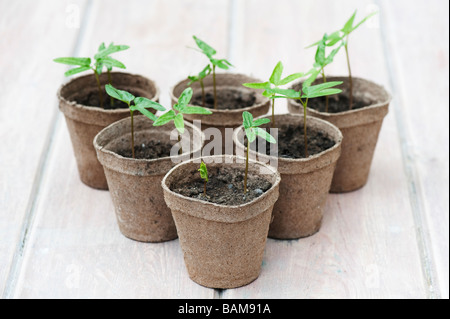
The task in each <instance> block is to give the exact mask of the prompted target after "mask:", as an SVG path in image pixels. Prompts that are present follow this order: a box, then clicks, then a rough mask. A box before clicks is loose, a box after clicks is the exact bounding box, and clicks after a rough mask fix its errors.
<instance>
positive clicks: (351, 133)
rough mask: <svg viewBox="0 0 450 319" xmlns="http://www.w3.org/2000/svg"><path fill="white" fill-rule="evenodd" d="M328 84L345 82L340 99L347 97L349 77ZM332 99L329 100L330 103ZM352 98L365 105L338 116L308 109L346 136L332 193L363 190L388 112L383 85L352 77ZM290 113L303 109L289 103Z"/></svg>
mask: <svg viewBox="0 0 450 319" xmlns="http://www.w3.org/2000/svg"><path fill="white" fill-rule="evenodd" d="M327 81H343V82H344V83H343V84H341V85H340V86H338V88H340V89H342V93H340V94H339V95H338V97H339V98H341V97H345V98H347V97H348V77H327ZM332 99H333V97H330V101H331V100H332ZM353 99H354V102H355V103H362V105H366V106H365V107H361V108H354V109H352V110H347V111H343V112H339V113H325V112H324V111H323V110H322V111H317V110H315V109H313V108H310V107H308V110H307V111H308V115H311V116H314V117H317V118H320V119H323V120H326V121H328V122H330V123H333V124H334V125H336V126H337V127H338V128H339V129H340V130H341V132H342V134H343V136H344V141H343V143H342V155H341V157H340V158H339V160H338V163H337V166H336V170H335V173H334V177H333V182H332V184H331V189H330V191H331V192H332V193H343V192H350V191H354V190H357V189H360V188H361V187H363V186H364V185H365V184H366V183H367V180H368V177H369V172H370V166H371V164H372V159H373V154H374V152H375V147H376V144H377V141H378V135H379V132H380V130H381V126H382V124H383V119H384V117H385V116H386V114H387V113H388V108H389V103H390V101H391V96H390V94H389V93H388V92H387V91H386V90H385V89H384V88H383V87H382V86H380V85H378V84H375V83H373V82H370V81H368V80H365V79H361V78H355V77H354V78H353ZM288 109H289V112H291V113H299V112H300V113H302V112H303V107H302V106H301V105H300V104H299V103H297V102H296V101H293V100H289V102H288Z"/></svg>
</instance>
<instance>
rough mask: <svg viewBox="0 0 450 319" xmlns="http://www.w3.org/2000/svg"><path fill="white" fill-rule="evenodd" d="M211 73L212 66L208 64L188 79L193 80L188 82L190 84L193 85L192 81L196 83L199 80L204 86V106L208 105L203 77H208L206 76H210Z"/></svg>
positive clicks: (201, 85) (202, 86)
mask: <svg viewBox="0 0 450 319" xmlns="http://www.w3.org/2000/svg"><path fill="white" fill-rule="evenodd" d="M209 74H211V66H210V65H209V64H208V65H207V66H205V68H204V69H203V70H202V71H200V73H199V74H197V75H189V76H188V79H189V80H191V81H190V82H189V83H188V86H191V85H192V83H195V82H197V81H198V82H199V83H200V87H201V88H202V106H203V107H206V96H205V85H204V84H203V79H204V78H206V76H208V75H209Z"/></svg>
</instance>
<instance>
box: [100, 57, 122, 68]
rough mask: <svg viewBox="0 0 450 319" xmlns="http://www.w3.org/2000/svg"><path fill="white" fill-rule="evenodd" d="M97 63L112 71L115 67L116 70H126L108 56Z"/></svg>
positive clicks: (120, 63)
mask: <svg viewBox="0 0 450 319" xmlns="http://www.w3.org/2000/svg"><path fill="white" fill-rule="evenodd" d="M99 62H100V63H103V64H104V65H106V67H107V68H111V69H112V68H113V67H116V68H121V69H126V67H125V65H124V64H123V63H122V62H120V61H118V60H116V59H113V58H111V57H109V56H107V57H105V58H102V59H100V60H99Z"/></svg>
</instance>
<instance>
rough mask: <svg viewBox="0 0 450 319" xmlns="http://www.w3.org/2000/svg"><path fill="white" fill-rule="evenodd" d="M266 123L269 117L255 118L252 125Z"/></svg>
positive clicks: (268, 121)
mask: <svg viewBox="0 0 450 319" xmlns="http://www.w3.org/2000/svg"><path fill="white" fill-rule="evenodd" d="M267 123H270V119H265V118H264V119H256V120H254V121H253V124H252V126H253V127H257V126H261V125H263V124H267Z"/></svg>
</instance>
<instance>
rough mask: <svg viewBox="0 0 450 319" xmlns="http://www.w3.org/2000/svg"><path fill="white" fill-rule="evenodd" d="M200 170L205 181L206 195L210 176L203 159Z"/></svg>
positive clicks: (204, 192) (204, 189)
mask: <svg viewBox="0 0 450 319" xmlns="http://www.w3.org/2000/svg"><path fill="white" fill-rule="evenodd" d="M198 171H199V172H200V177H201V178H202V179H203V181H204V185H203V194H204V195H205V196H206V183H208V182H209V178H208V169H207V168H206V164H205V163H204V162H203V161H202V163H201V164H200V168H199V169H198Z"/></svg>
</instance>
